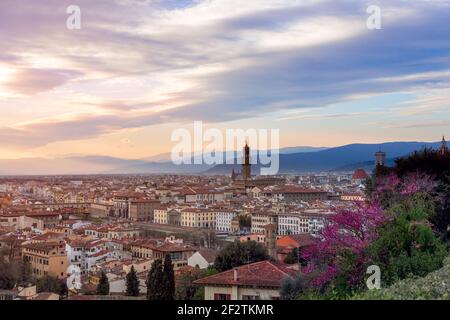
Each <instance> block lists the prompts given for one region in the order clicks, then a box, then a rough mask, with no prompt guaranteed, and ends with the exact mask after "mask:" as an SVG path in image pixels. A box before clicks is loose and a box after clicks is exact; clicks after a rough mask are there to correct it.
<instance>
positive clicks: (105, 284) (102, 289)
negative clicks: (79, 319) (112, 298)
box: [97, 271, 109, 296]
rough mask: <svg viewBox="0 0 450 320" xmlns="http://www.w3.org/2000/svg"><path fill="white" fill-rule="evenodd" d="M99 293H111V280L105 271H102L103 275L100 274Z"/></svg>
mask: <svg viewBox="0 0 450 320" xmlns="http://www.w3.org/2000/svg"><path fill="white" fill-rule="evenodd" d="M97 294H98V295H101V296H107V295H108V294H109V281H108V277H107V276H106V274H105V272H103V271H102V275H101V276H100V281H99V282H98V286H97Z"/></svg>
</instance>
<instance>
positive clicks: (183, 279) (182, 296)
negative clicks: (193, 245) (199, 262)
mask: <svg viewBox="0 0 450 320" xmlns="http://www.w3.org/2000/svg"><path fill="white" fill-rule="evenodd" d="M205 276H206V271H205V270H201V269H200V268H198V267H196V268H195V269H194V270H192V271H190V272H186V273H183V274H182V275H181V276H180V277H179V278H178V280H177V282H176V290H175V298H176V299H177V300H197V297H198V296H199V295H200V294H199V292H198V291H201V289H202V287H201V286H199V285H197V284H194V281H195V280H198V279H201V278H203V277H205Z"/></svg>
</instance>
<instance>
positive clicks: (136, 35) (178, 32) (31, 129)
mask: <svg viewBox="0 0 450 320" xmlns="http://www.w3.org/2000/svg"><path fill="white" fill-rule="evenodd" d="M72 4H76V5H78V6H79V7H80V8H81V23H82V24H81V30H69V29H67V28H66V19H67V18H68V16H69V15H68V14H67V13H66V8H67V7H68V6H69V5H72ZM370 4H377V5H379V6H380V7H381V9H382V14H383V19H382V29H381V30H369V29H368V28H367V27H366V20H367V17H368V14H367V13H366V9H367V7H368V5H370ZM449 17H450V1H444V0H440V1H438V0H436V1H419V0H417V1H414V0H410V1H401V0H379V1H376V0H374V1H362V0H354V1H351V0H348V1H345V0H339V1H327V0H182V1H175V0H95V1H93V0H69V1H66V0H39V1H37V0H21V1H17V0H1V1H0V112H1V117H0V137H1V139H0V158H1V159H5V158H22V157H56V156H64V155H71V154H77V155H80V154H81V155H108V156H114V157H123V158H145V157H149V156H151V155H155V154H158V153H164V152H169V151H170V149H171V146H172V145H173V143H171V141H170V135H171V132H172V131H173V130H174V129H176V128H180V127H185V128H187V129H191V128H192V123H193V121H195V120H201V121H203V122H205V123H206V124H207V126H208V127H216V128H219V129H222V130H225V129H226V128H279V129H280V135H281V146H283V147H285V146H301V145H308V146H337V145H343V144H348V143H355V142H363V143H379V142H385V141H400V140H401V141H406V140H407V141H413V140H416V141H438V140H440V139H441V137H442V135H444V134H445V135H447V136H449V138H450V22H449V21H450V20H449Z"/></svg>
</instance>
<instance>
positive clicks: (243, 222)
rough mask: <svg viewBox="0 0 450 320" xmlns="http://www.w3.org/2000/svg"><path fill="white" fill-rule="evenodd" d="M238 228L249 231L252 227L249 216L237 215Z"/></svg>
mask: <svg viewBox="0 0 450 320" xmlns="http://www.w3.org/2000/svg"><path fill="white" fill-rule="evenodd" d="M238 219H239V228H240V229H241V230H242V229H247V230H248V229H250V228H251V227H252V217H251V216H250V215H247V214H245V215H239V217H238Z"/></svg>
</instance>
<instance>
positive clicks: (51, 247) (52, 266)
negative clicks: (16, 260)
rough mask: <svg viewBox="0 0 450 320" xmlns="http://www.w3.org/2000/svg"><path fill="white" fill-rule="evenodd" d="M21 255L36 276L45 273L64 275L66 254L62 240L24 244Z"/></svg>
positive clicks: (60, 276)
mask: <svg viewBox="0 0 450 320" xmlns="http://www.w3.org/2000/svg"><path fill="white" fill-rule="evenodd" d="M22 256H23V257H24V259H26V260H27V261H28V262H29V263H30V265H31V271H32V274H33V275H34V276H36V277H38V278H40V277H44V276H46V275H48V276H52V277H58V278H64V277H66V273H67V254H66V250H65V245H64V242H62V241H60V242H45V243H30V244H27V245H24V246H23V247H22Z"/></svg>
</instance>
